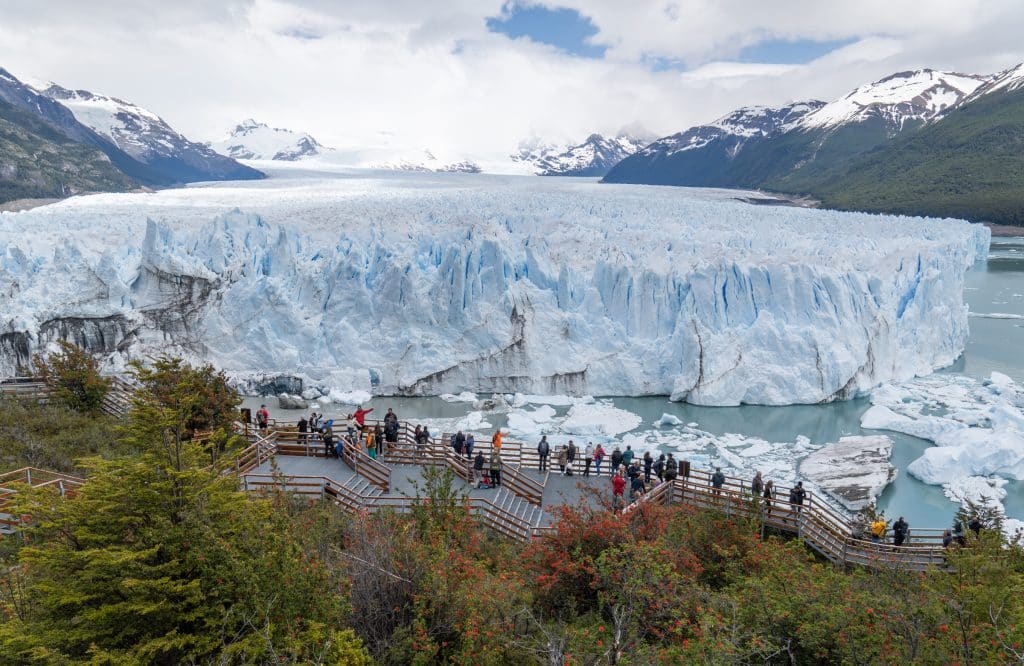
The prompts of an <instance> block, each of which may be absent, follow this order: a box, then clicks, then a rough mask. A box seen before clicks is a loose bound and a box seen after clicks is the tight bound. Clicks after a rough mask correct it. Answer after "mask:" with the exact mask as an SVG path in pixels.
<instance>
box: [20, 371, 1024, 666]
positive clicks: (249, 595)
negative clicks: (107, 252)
mask: <svg viewBox="0 0 1024 666" xmlns="http://www.w3.org/2000/svg"><path fill="white" fill-rule="evenodd" d="M136 373H137V376H138V378H139V381H140V383H141V386H142V387H143V388H142V389H141V390H140V392H139V395H138V396H137V397H136V399H135V401H134V407H133V410H132V413H131V415H130V416H129V418H128V420H127V421H126V422H125V423H124V425H123V426H122V428H121V430H120V432H119V435H118V438H119V441H120V442H121V446H123V447H124V448H123V449H116V450H105V451H102V452H100V453H102V455H91V456H89V457H87V458H86V459H84V460H82V461H81V462H80V463H78V464H79V465H80V466H81V467H82V468H83V469H85V470H86V473H87V476H88V478H89V481H88V483H86V485H85V486H84V487H82V488H81V490H80V491H79V494H78V496H77V497H75V498H69V499H61V498H59V497H57V496H56V495H55V494H54V493H52V492H46V491H43V490H39V489H37V490H35V491H30V490H28V489H24V488H23V489H21V492H19V494H18V495H17V497H16V504H15V506H14V507H12V508H11V509H9V511H11V512H13V513H14V514H15V515H28V516H31V521H30V523H29V524H27V525H26V526H25V527H24V529H23V530H22V531H21V532H20V534H19V535H18V536H17V537H15V538H9V539H5V540H0V559H2V560H3V561H2V562H0V571H2V572H3V573H2V574H0V654H3V655H4V663H5V664H6V663H11V664H34V663H42V664H85V663H89V664H268V663H290V664H300V663H301V664H360V663H366V664H368V663H372V662H375V663H382V664H435V663H451V664H474V665H476V664H482V665H487V664H507V663H521V664H652V663H664V664H676V663H716V664H717V663H728V664H753V663H757V664H764V663H769V664H771V663H778V664H793V663H796V664H831V663H843V664H846V663H849V664H856V663H890V664H905V663H921V664H931V663H962V664H968V663H974V664H981V663H1007V662H1019V661H1020V660H1021V658H1022V657H1024V556H1022V551H1021V550H1020V549H1019V548H1018V547H1016V546H1007V545H1006V544H1004V542H1003V540H1002V539H1001V536H1000V534H999V532H998V531H996V530H994V529H988V528H985V529H982V530H981V533H980V536H975V534H974V532H973V531H971V530H969V529H968V530H966V539H967V545H966V546H965V547H963V548H959V547H954V548H951V549H950V550H949V554H948V563H949V567H950V569H949V571H932V572H928V573H910V572H899V571H885V570H882V571H874V570H870V571H869V570H862V569H850V570H845V569H842V568H836V567H834V566H833V565H831V564H828V563H826V562H822V561H820V560H818V559H816V558H815V557H814V556H813V555H812V554H811V553H809V552H808V551H807V550H806V549H805V548H804V547H803V546H802V545H800V543H799V542H797V541H792V540H789V541H788V540H784V539H781V538H779V537H777V536H769V537H767V538H766V539H762V538H761V536H760V531H759V525H756V524H753V523H750V522H746V521H745V520H738V519H736V518H734V517H727V516H724V515H721V514H718V513H715V512H711V511H696V510H693V509H691V508H688V507H684V506H678V505H675V506H659V505H649V506H644V507H641V508H640V509H639V510H637V511H634V512H631V513H630V514H629V515H627V516H622V515H617V514H613V513H612V512H610V511H608V510H607V509H606V508H603V507H599V508H588V507H583V506H580V507H566V508H565V509H564V510H563V511H562V513H561V515H560V516H559V522H558V524H557V529H556V530H554V531H553V532H552V533H551V534H550V535H549V536H546V537H544V538H543V539H538V540H536V541H534V542H532V543H529V544H523V543H520V542H518V541H513V540H510V539H507V538H504V537H501V536H499V535H497V534H496V533H494V532H491V531H489V530H488V529H486V528H483V527H481V526H479V525H478V524H476V523H475V522H474V521H473V519H472V518H470V517H469V516H468V515H467V513H466V511H465V510H464V508H463V506H462V504H463V502H464V501H465V498H464V495H463V494H462V493H461V492H460V491H459V490H458V488H459V487H460V486H459V484H458V482H456V481H455V480H454V477H453V476H452V474H451V472H450V471H447V470H444V471H440V470H439V471H435V472H431V473H429V474H428V475H427V477H426V481H425V483H424V484H423V486H422V487H421V488H420V489H419V491H418V495H419V500H418V503H417V505H416V507H415V508H414V510H413V511H412V512H411V513H409V514H403V515H398V514H395V513H392V512H387V511H384V512H379V513H374V514H368V515H356V516H351V515H348V514H345V513H343V512H342V511H341V510H340V509H339V508H337V507H335V506H333V505H330V504H322V503H320V502H313V503H309V502H306V501H299V500H297V499H294V498H291V497H289V496H287V495H285V494H282V493H279V492H270V493H267V494H266V495H264V496H246V495H245V494H243V493H241V492H239V490H238V484H237V482H236V480H235V479H234V478H233V476H232V475H231V474H230V473H227V470H229V469H230V466H231V455H230V454H231V452H232V450H233V447H235V446H241V443H237V442H234V441H233V440H232V438H231V437H230V436H229V435H228V434H227V432H226V430H225V424H227V423H229V421H230V419H231V417H232V416H233V414H232V412H233V409H234V404H233V400H232V399H230V396H223V395H222V394H221V389H222V387H221V386H220V379H221V378H220V377H219V375H217V373H212V372H207V371H205V369H202V368H200V369H195V368H191V367H189V366H187V365H185V364H183V363H181V362H179V361H176V360H173V359H163V360H161V361H160V362H159V363H158V364H155V365H154V366H153V367H150V368H148V369H143V368H137V369H136ZM197 393H198V394H199V395H203V396H211V395H212V396H222V397H226V399H225V400H223V401H222V402H220V403H219V404H220V407H218V408H217V409H209V406H210V404H213V403H211V402H210V401H209V400H206V399H204V400H202V401H200V400H197V399H195V397H194V396H195V395H196V394H197ZM200 403H202V404H200ZM7 407H10V405H7V404H5V405H4V410H3V419H4V422H5V424H11V425H10V426H8V427H13V424H17V423H18V421H19V420H28V421H32V420H34V415H33V413H32V411H31V410H27V409H22V408H20V407H17V406H15V407H14V408H13V409H11V410H8V409H7ZM200 407H202V409H200ZM75 418H77V419H81V420H78V421H74V423H75V425H74V427H76V428H78V427H81V428H83V429H84V428H86V427H87V426H86V424H87V421H86V420H87V419H97V420H102V419H103V418H105V417H99V416H97V417H92V416H84V415H76V417H75ZM21 425H22V427H24V428H25V432H29V431H31V429H32V428H33V427H34V426H30V425H29V424H27V423H25V424H21ZM104 427H105V426H104ZM200 427H202V428H204V429H212V430H213V432H212V433H205V434H204V435H203V439H202V440H201V441H200V440H198V439H197V438H195V437H193V434H194V433H195V432H196V431H197V430H198V429H199V428H200ZM218 438H219V440H218ZM211 441H221V442H223V448H222V449H221V448H220V447H218V448H211V446H210V442H211ZM42 445H43V446H51V445H55V444H54V443H53V442H52V441H51V440H44V443H43V444H42ZM125 452H130V453H125ZM62 455H63V453H62Z"/></svg>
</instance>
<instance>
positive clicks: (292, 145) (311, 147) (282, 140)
mask: <svg viewBox="0 0 1024 666" xmlns="http://www.w3.org/2000/svg"><path fill="white" fill-rule="evenodd" d="M210 147H211V148H213V149H214V150H216V151H218V152H220V153H223V154H224V155H229V156H231V157H233V158H235V159H239V160H278V161H284V162H294V161H296V160H299V159H302V158H304V157H315V156H318V155H322V154H323V153H325V152H327V151H330V150H331V149H330V148H326V147H324V146H323V145H322V144H321V143H320V142H319V141H317V140H316V139H314V138H313V137H312V136H310V135H309V134H306V133H304V132H294V131H292V130H288V129H281V128H279V127H270V126H268V125H267V124H266V123H260V122H256V121H255V120H253V119H252V118H249V119H247V120H243V121H242V122H241V123H239V124H238V125H237V126H236V127H235V128H234V129H233V130H231V133H230V134H228V136H227V137H226V138H224V139H221V140H220V141H216V142H214V143H212V144H210Z"/></svg>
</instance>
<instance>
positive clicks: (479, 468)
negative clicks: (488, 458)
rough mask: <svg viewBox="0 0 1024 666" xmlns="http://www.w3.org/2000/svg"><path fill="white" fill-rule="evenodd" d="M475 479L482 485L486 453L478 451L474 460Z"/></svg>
mask: <svg viewBox="0 0 1024 666" xmlns="http://www.w3.org/2000/svg"><path fill="white" fill-rule="evenodd" d="M473 478H474V479H476V481H477V483H480V482H481V481H482V480H483V478H484V452H483V451H477V452H476V458H474V459H473Z"/></svg>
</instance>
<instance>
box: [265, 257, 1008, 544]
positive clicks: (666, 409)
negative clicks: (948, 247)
mask: <svg viewBox="0 0 1024 666" xmlns="http://www.w3.org/2000/svg"><path fill="white" fill-rule="evenodd" d="M964 298H965V300H966V301H967V303H968V304H969V306H970V310H971V312H972V313H975V314H977V313H1002V314H1010V315H1020V316H1022V317H1024V238H1000V239H995V240H993V243H992V250H991V253H990V255H989V257H988V260H987V261H982V262H978V263H977V264H976V265H975V266H974V268H973V269H972V270H971V271H970V272H969V273H968V275H967V280H966V285H965V292H964ZM970 328H971V333H970V338H969V340H968V343H967V347H966V349H965V351H964V354H963V356H962V357H961V358H960V359H958V360H957V362H956V363H955V364H954V365H953V366H952V367H950V368H946V369H945V370H943V371H942V372H948V373H958V374H964V375H968V376H972V377H975V378H979V379H980V378H986V377H988V376H989V374H990V373H991V372H992V371H993V370H996V371H999V372H1002V373H1004V374H1006V375H1009V376H1010V377H1012V378H1013V379H1014V380H1016V381H1017V382H1024V358H1022V357H1021V354H1020V350H1021V348H1022V343H1024V318H1022V319H1012V318H1009V319H990V318H982V317H977V316H974V317H972V318H971V319H970ZM613 400H614V403H615V406H616V407H619V408H621V409H625V410H628V411H630V412H633V413H635V414H638V415H639V416H640V417H641V418H642V419H643V422H642V425H641V426H640V427H639V428H638V429H637V430H635V431H633V432H635V433H638V432H641V431H643V430H649V429H650V428H651V425H650V424H651V423H652V422H653V421H655V420H656V419H658V418H659V417H660V416H661V415H662V414H672V415H674V416H677V417H679V418H680V419H682V420H683V422H684V423H686V422H691V421H696V422H697V423H699V424H700V426H699V427H700V429H701V430H703V431H706V432H710V433H712V434H715V435H722V434H725V433H736V434H740V435H746V436H748V437H758V438H761V439H764V440H767V441H770V442H793V441H795V440H796V438H797V437H798V436H801V435H802V436H804V437H807V438H808V439H810V440H811V442H812V443H815V444H825V443H827V442H834V441H836V440H837V439H839V438H840V437H843V436H847V435H862V434H880V433H882V434H886V435H888V436H889V437H891V438H892V440H893V458H892V464H893V465H894V466H895V467H896V468H897V469H899V470H900V472H899V474H898V475H897V477H896V480H895V481H894V482H893V483H892V484H890V485H889V487H888V488H886V490H885V492H884V493H883V494H882V496H881V498H880V499H879V507H880V508H882V509H884V510H885V512H886V514H887V515H890V516H898V515H902V516H905V517H906V519H907V521H908V522H910V524H911V525H912V526H917V527H945V526H946V525H948V524H949V523H950V522H951V521H952V517H953V514H954V513H955V512H956V508H957V507H956V505H954V504H953V503H952V502H950V501H949V500H948V499H947V498H946V496H945V495H944V494H943V493H942V489H941V488H940V487H938V486H929V485H926V484H924V483H921V482H920V481H918V480H916V479H914V478H913V477H911V476H910V475H908V474H907V473H906V472H905V470H906V467H907V465H908V464H909V463H910V462H911V461H913V460H914V459H916V458H918V457H919V456H920V455H921V452H922V451H923V450H924V449H925V448H927V447H928V446H930V443H929V442H926V441H924V440H920V439H917V438H915V437H910V436H908V435H903V434H900V433H893V432H887V431H885V432H884V433H883V431H869V430H864V429H862V428H861V427H860V417H861V414H863V413H864V411H865V410H866V409H867V408H868V407H869V406H870V403H869V402H868V400H867V399H864V398H861V399H857V400H851V401H846V402H839V403H831V404H826V405H794V406H790V407H758V406H742V407H699V406H695V405H689V404H684V403H673V402H669V401H668V399H666V398H663V397H648V398H621V397H617V398H613ZM267 402H268V403H269V407H271V411H272V412H274V411H276V410H274V409H273V407H274V406H275V405H274V404H273V403H275V402H276V401H275V400H273V399H272V398H271V399H269V400H267ZM259 403H260V399H258V398H257V399H249V400H247V401H246V404H247V405H250V406H258V405H259ZM369 406H372V407H375V408H376V409H377V412H380V413H383V412H385V411H387V408H388V407H392V408H394V409H395V411H396V412H397V413H398V415H399V416H400V417H401V418H402V419H407V420H411V421H416V420H418V419H433V418H456V417H461V416H464V415H465V414H466V413H467V411H469V409H470V406H469V405H466V404H464V403H446V402H444V401H443V400H440V399H439V398H375V399H374V400H373V401H371V402H370V403H369ZM327 411H328V414H329V415H330V414H333V413H336V410H333V409H328V410H327ZM557 411H558V413H559V414H562V413H564V411H565V409H564V408H559V409H557ZM377 412H374V416H376V415H377ZM294 414H295V413H294V412H291V413H288V412H286V413H284V414H282V416H284V417H285V418H292V419H295V418H298V416H297V415H294ZM486 419H487V421H488V422H490V423H492V424H493V425H495V426H502V425H504V424H505V417H504V415H503V414H487V415H486ZM693 458H694V459H695V461H696V462H697V463H698V464H699V462H700V456H694V457H693ZM1006 488H1007V491H1008V494H1007V497H1006V500H1005V501H1004V505H1005V507H1006V511H1007V515H1009V516H1011V517H1014V518H1022V519H1024V483H1022V482H1011V483H1010V484H1009V485H1007V487H1006Z"/></svg>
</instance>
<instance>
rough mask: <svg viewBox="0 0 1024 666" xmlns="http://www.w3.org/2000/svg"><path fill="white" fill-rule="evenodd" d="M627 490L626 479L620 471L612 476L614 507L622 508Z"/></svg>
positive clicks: (616, 508)
mask: <svg viewBox="0 0 1024 666" xmlns="http://www.w3.org/2000/svg"><path fill="white" fill-rule="evenodd" d="M625 491H626V479H624V478H623V477H622V474H620V473H619V472H618V471H616V472H615V475H614V476H613V477H612V509H615V510H618V509H621V508H622V507H623V505H624V503H625V502H624V501H623V497H622V494H623V493H624V492H625Z"/></svg>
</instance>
